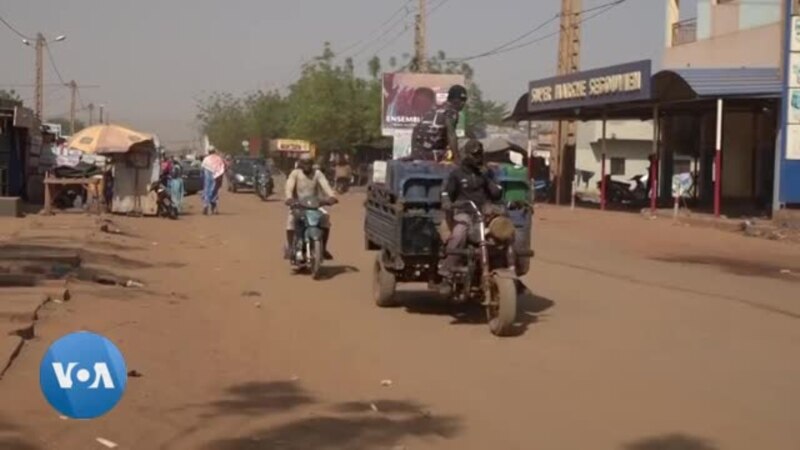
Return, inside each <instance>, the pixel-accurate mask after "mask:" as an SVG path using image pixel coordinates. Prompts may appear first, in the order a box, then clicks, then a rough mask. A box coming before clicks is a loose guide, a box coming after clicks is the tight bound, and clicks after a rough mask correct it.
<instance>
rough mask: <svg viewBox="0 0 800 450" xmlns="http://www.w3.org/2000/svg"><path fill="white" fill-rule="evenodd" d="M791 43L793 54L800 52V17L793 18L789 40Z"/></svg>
mask: <svg viewBox="0 0 800 450" xmlns="http://www.w3.org/2000/svg"><path fill="white" fill-rule="evenodd" d="M789 40H790V43H791V46H790V48H791V50H792V51H793V52H800V17H798V16H794V17H792V31H791V37H790V38H789Z"/></svg>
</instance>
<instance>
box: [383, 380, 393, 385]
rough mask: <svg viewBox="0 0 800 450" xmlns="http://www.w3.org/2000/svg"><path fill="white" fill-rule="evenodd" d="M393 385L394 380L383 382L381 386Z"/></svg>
mask: <svg viewBox="0 0 800 450" xmlns="http://www.w3.org/2000/svg"><path fill="white" fill-rule="evenodd" d="M391 385H392V380H382V381H381V386H385V387H389V386H391Z"/></svg>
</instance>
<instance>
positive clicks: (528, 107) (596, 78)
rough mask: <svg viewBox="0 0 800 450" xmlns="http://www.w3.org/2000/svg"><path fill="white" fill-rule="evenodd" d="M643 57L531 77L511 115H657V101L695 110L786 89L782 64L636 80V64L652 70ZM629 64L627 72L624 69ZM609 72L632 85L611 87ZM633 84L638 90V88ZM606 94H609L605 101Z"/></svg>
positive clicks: (513, 117)
mask: <svg viewBox="0 0 800 450" xmlns="http://www.w3.org/2000/svg"><path fill="white" fill-rule="evenodd" d="M641 63H642V62H638V63H631V64H628V65H620V66H612V67H609V68H602V69H595V70H591V71H586V72H577V73H574V74H570V75H565V76H563V77H555V78H550V79H546V80H540V81H534V82H531V88H530V89H529V90H528V92H527V93H525V94H524V95H522V96H521V97H520V98H519V100H518V101H517V104H516V106H515V107H514V111H513V113H512V114H511V116H510V117H508V118H507V120H509V121H517V122H519V121H528V120H530V121H547V120H582V121H584V120H598V119H601V118H602V117H606V118H608V119H649V118H652V110H653V107H654V106H655V105H659V106H660V107H661V108H662V110H663V111H665V112H667V111H669V112H671V113H675V114H680V113H684V112H686V113H688V112H692V111H696V110H697V109H698V107H703V105H706V104H707V105H708V106H709V107H712V103H713V102H714V101H715V100H716V99H718V98H722V99H726V100H747V99H777V98H780V96H781V92H782V91H781V89H782V81H781V77H780V72H779V70H778V69H777V68H685V69H672V70H662V71H660V72H658V73H656V74H654V75H652V76H651V77H649V78H648V79H647V80H645V79H640V80H639V82H638V84H636V83H634V82H633V81H636V77H634V76H632V75H631V74H632V73H634V72H630V71H631V70H634V69H637V67H639V69H637V70H640V72H639V75H640V76H643V75H644V74H647V75H648V76H649V71H648V70H647V68H646V67H645V68H644V69H642V68H641V67H642V65H641ZM637 64H638V65H639V66H637ZM625 70H627V71H628V72H626V73H622V71H625ZM598 74H599V75H598ZM609 74H610V75H609ZM609 77H611V78H613V77H623V78H622V80H623V85H622V86H625V85H624V83H625V82H627V86H630V87H631V88H632V89H631V90H630V92H621V91H622V89H619V88H618V86H619V85H617V86H612V88H617V90H616V91H614V90H613V89H612V88H609V87H608V81H607V80H608V79H609ZM625 77H627V78H625ZM562 80H563V81H562ZM631 80H633V81H631ZM542 86H544V89H546V90H549V91H550V92H555V93H556V95H553V96H550V97H548V96H547V95H544V96H543V95H542V93H541V87H542ZM549 86H552V88H549ZM565 86H566V87H565ZM598 86H599V87H600V88H598ZM581 88H582V89H583V90H581ZM603 88H605V89H603ZM633 88H636V89H637V90H635V91H634V90H633ZM534 89H536V90H534ZM531 94H534V95H536V96H537V97H536V98H535V100H536V102H535V103H534V104H532V103H531ZM546 94H547V93H546ZM604 96H606V97H607V100H605V101H604ZM559 97H561V98H559ZM566 97H568V98H566ZM628 98H629V99H628Z"/></svg>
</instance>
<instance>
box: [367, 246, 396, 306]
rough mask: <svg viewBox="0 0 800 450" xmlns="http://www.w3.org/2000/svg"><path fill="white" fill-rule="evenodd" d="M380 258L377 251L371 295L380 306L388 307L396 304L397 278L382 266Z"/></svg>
mask: <svg viewBox="0 0 800 450" xmlns="http://www.w3.org/2000/svg"><path fill="white" fill-rule="evenodd" d="M381 258H382V256H381V253H378V255H377V257H376V258H375V265H374V266H373V267H374V268H373V273H372V278H373V281H372V296H373V298H374V300H375V304H376V305H378V306H380V307H381V308H389V307H392V306H397V304H398V303H397V299H396V298H395V295H394V291H395V288H396V287H397V278H396V277H395V276H394V274H393V273H391V272H389V271H388V270H386V269H385V268H384V267H383V262H382V260H381Z"/></svg>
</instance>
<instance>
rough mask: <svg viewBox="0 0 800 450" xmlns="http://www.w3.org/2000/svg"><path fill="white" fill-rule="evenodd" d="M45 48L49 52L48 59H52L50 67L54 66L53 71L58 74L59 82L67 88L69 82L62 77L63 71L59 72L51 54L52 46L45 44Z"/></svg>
mask: <svg viewBox="0 0 800 450" xmlns="http://www.w3.org/2000/svg"><path fill="white" fill-rule="evenodd" d="M44 48H45V49H46V50H47V57H48V58H49V59H50V65H51V66H53V70H54V71H55V72H56V76H58V81H60V82H61V84H62V85H63V86H67V84H68V83H67V82H66V81H64V77H62V76H61V71H59V70H58V66H57V65H56V60H55V58H53V53H52V52H50V45H49V44H47V43H45V45H44Z"/></svg>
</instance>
